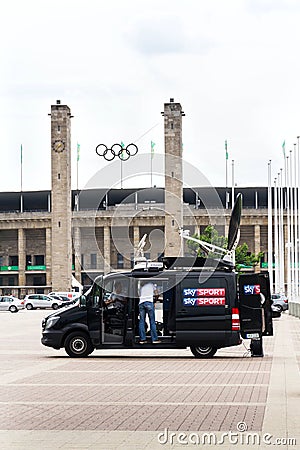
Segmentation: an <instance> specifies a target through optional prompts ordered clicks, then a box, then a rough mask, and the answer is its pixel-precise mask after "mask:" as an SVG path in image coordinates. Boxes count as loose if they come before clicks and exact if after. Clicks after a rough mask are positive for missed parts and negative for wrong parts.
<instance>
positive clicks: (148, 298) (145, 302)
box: [139, 280, 160, 344]
mask: <svg viewBox="0 0 300 450" xmlns="http://www.w3.org/2000/svg"><path fill="white" fill-rule="evenodd" d="M155 295H158V292H157V289H156V288H155V286H154V284H153V283H152V282H151V281H147V280H146V281H141V284H140V302H139V312H140V321H139V333H140V344H144V343H145V342H146V330H145V319H146V314H148V317H149V322H150V332H151V339H152V344H158V343H159V342H160V341H159V340H158V337H157V331H156V323H155V311H154V303H153V297H154V296H155Z"/></svg>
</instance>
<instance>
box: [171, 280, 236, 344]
mask: <svg viewBox="0 0 300 450" xmlns="http://www.w3.org/2000/svg"><path fill="white" fill-rule="evenodd" d="M235 298H236V289H235V274H233V273H232V274H228V275H227V276H226V275H225V274H224V275H222V274H220V275H219V274H217V275H215V274H210V276H209V275H208V274H207V273H201V272H195V273H193V272H191V273H190V274H188V275H187V276H186V277H185V278H184V279H183V280H181V281H180V282H178V284H177V293H176V342H177V344H186V345H191V344H192V345H197V344H198V345H200V344H202V343H205V344H210V345H215V346H223V345H224V342H225V341H226V339H227V338H228V336H229V335H230V334H231V308H232V307H234V306H235ZM227 335H228V336H227Z"/></svg>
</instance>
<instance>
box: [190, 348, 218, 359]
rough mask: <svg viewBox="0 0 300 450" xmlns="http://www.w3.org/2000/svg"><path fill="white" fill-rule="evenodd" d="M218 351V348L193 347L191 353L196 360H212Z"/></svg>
mask: <svg viewBox="0 0 300 450" xmlns="http://www.w3.org/2000/svg"><path fill="white" fill-rule="evenodd" d="M216 351H217V348H216V347H210V346H208V345H202V346H197V347H196V346H192V347H191V352H192V353H193V355H194V356H195V358H212V357H213V356H214V354H215V353H216Z"/></svg>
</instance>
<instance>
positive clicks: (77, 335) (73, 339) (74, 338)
mask: <svg viewBox="0 0 300 450" xmlns="http://www.w3.org/2000/svg"><path fill="white" fill-rule="evenodd" d="M65 350H66V352H67V354H68V355H69V356H71V358H85V357H86V356H88V355H89V354H90V353H92V351H93V346H92V343H91V341H90V339H89V337H88V336H87V335H86V334H85V333H81V332H79V331H78V332H74V333H71V334H69V336H68V337H67V338H66V341H65Z"/></svg>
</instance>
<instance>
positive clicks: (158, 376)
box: [0, 310, 300, 450]
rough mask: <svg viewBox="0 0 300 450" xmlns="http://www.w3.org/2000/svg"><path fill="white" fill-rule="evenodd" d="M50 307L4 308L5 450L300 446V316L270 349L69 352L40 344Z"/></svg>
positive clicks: (0, 332)
mask: <svg viewBox="0 0 300 450" xmlns="http://www.w3.org/2000/svg"><path fill="white" fill-rule="evenodd" d="M48 314H49V311H38V310H37V311H20V312H19V313H17V314H11V313H9V312H7V313H6V312H3V313H1V314H0V321H1V327H0V361H1V364H0V373H1V378H0V414H1V422H0V448H1V450H6V449H20V450H23V449H30V450H35V449H43V450H44V449H45V450H46V449H52V450H55V449H95V450H96V449H159V448H160V449H164V448H213V447H214V446H215V445H216V446H217V447H219V448H220V449H221V448H222V449H229V448H233V449H241V448H251V449H255V448H259V449H261V448H274V447H276V446H278V447H279V448H281V449H282V448H290V449H297V448H298V449H299V448H300V378H299V369H300V320H299V319H296V318H293V317H291V316H289V315H288V314H286V313H285V314H283V315H282V317H281V318H280V319H275V320H274V326H275V331H276V333H275V336H274V337H272V338H265V339H264V350H265V357H264V358H251V357H250V355H249V352H248V351H247V349H248V347H249V341H245V342H244V344H245V345H241V346H239V347H236V348H228V349H223V350H220V351H218V352H217V354H216V356H215V357H214V358H212V359H209V360H196V359H195V358H194V357H193V356H192V354H191V353H190V351H189V350H150V351H147V350H145V349H144V350H128V351H124V350H122V351H108V350H106V351H101V350H97V351H95V352H94V353H93V354H92V355H91V356H89V357H88V358H86V359H71V358H69V357H67V356H66V354H65V352H64V350H59V351H56V350H53V349H50V348H46V347H44V346H42V345H41V344H40V337H41V321H42V318H43V317H44V316H45V315H48ZM229 432H231V434H230V433H229ZM205 433H208V434H209V435H207V436H206V439H211V441H207V440H206V441H205V442H206V444H205V445H201V442H202V441H201V439H204V438H205ZM213 440H215V442H213ZM251 440H253V441H251ZM288 440H290V441H289V445H288V444H287V442H288ZM209 442H210V443H209ZM213 444H214V445H213ZM279 444H280V445H279Z"/></svg>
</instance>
